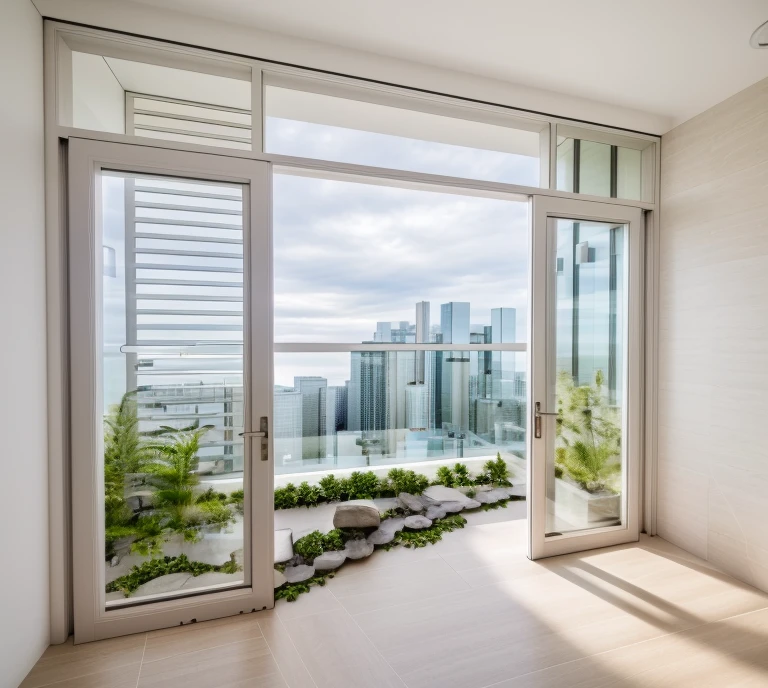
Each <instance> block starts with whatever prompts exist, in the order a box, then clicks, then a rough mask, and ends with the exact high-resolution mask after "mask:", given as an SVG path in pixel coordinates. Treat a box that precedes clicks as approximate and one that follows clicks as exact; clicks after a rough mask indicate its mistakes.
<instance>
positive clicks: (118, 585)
mask: <svg viewBox="0 0 768 688" xmlns="http://www.w3.org/2000/svg"><path fill="white" fill-rule="evenodd" d="M210 571H220V572H222V573H235V572H236V571H239V567H238V566H237V565H236V564H235V563H234V562H233V561H228V562H227V563H226V564H222V565H221V566H217V565H214V564H206V563H204V562H201V561H190V560H189V559H188V558H187V556H186V555H185V554H180V555H179V556H178V557H163V558H162V559H150V560H149V561H145V562H143V563H142V564H139V565H138V566H133V567H132V568H131V570H130V571H129V572H128V573H127V574H126V575H124V576H120V577H119V578H116V579H115V580H113V581H112V582H111V583H107V586H106V592H118V591H119V592H122V593H123V594H124V595H125V596H126V597H129V596H130V595H131V594H132V593H134V592H135V591H136V589H137V588H138V587H139V586H140V585H143V584H144V583H148V582H149V581H151V580H154V579H155V578H159V577H160V576H166V575H168V574H169V573H191V574H192V575H193V576H200V575H201V574H203V573H208V572H210Z"/></svg>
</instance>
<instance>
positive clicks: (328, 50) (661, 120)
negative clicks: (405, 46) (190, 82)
mask: <svg viewBox="0 0 768 688" xmlns="http://www.w3.org/2000/svg"><path fill="white" fill-rule="evenodd" d="M35 5H36V6H37V8H38V9H39V10H40V12H41V13H42V14H43V16H45V17H50V18H53V19H64V20H68V21H74V22H80V23H83V24H88V25H91V26H99V27H102V28H105V29H116V30H119V31H128V32H131V33H136V34H141V35H144V36H151V37H154V38H164V39H167V40H174V41H179V42H181V43H187V44H189V45H195V46H200V47H205V48H215V49H217V50H225V51H230V52H233V53H240V54H242V55H248V56H250V57H258V58H262V59H268V60H275V61H280V62H286V63H290V64H294V65H298V66H302V67H312V68H314V69H324V70H328V71H334V72H339V73H342V74H347V75H350V76H359V77H364V78H368V79H377V80H380V81H386V82H390V83H395V84H398V85H402V86H410V87H413V88H424V89H428V90H432V91H437V92H440V93H444V94H447V95H455V96H462V97H466V98H476V99H478V100H486V101H488V102H491V103H498V104H501V105H510V106H513V107H518V108H525V109H529V110H536V111H539V112H546V113H548V114H551V115H557V116H561V117H572V118H575V119H582V120H586V121H590V122H597V123H599V124H605V125H608V126H614V127H624V128H627V129H636V130H638V131H644V132H648V133H651V134H661V133H663V132H665V131H668V130H669V128H670V127H671V126H672V120H671V118H669V117H664V116H661V115H656V114H651V113H648V112H642V111H639V110H633V109H630V108H623V107H619V106H616V105H610V104H608V103H602V102H598V101H594V100H589V99H586V98H577V97H575V96H567V95H564V94H561V93H555V92H554V91H547V90H544V89H537V88H531V87H528V86H522V85H519V84H512V83H510V82H506V81H500V80H497V79H488V78H483V77H479V76H476V75H472V74H467V73H463V72H457V71H452V70H448V69H439V68H437V67H431V66H428V65H425V64H421V63H417V62H409V61H406V60H399V59H395V58H391V57H384V56H382V55H377V54H374V53H369V52H363V51H358V50H352V49H349V48H342V47H339V46H335V45H331V44H329V43H321V42H319V41H310V40H306V39H302V38H296V37H293V36H286V35H281V34H277V33H272V32H268V31H259V30H256V29H253V28H250V27H244V26H239V25H236V24H226V23H224V22H216V21H211V20H210V19H205V18H202V17H196V16H193V15H184V14H180V13H176V12H169V11H167V10H161V9H157V8H154V7H151V6H149V5H148V4H137V3H133V2H130V0H35Z"/></svg>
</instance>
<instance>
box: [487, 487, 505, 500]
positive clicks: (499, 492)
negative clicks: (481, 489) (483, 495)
mask: <svg viewBox="0 0 768 688" xmlns="http://www.w3.org/2000/svg"><path fill="white" fill-rule="evenodd" d="M488 494H489V495H491V496H492V497H493V498H494V499H495V501H497V502H500V501H501V500H502V499H509V491H508V488H506V487H494V488H493V489H492V490H491V491H490V492H489V493H488Z"/></svg>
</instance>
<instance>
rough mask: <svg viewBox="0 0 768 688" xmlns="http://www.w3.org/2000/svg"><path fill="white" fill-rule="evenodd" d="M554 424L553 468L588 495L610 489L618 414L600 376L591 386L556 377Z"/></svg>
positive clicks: (617, 467) (617, 462) (617, 457)
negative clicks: (556, 420)
mask: <svg viewBox="0 0 768 688" xmlns="http://www.w3.org/2000/svg"><path fill="white" fill-rule="evenodd" d="M557 404H558V409H557V410H558V414H559V415H558V424H557V432H556V445H555V446H556V448H555V465H556V468H557V467H558V466H559V467H560V469H561V471H562V472H563V473H564V474H565V475H567V476H568V477H570V478H571V479H572V480H573V481H574V482H575V483H577V484H578V485H579V486H581V487H582V488H583V489H585V490H587V491H588V492H600V491H602V490H605V489H609V490H614V491H615V488H614V486H613V485H612V479H613V478H614V477H615V476H616V475H617V474H618V473H619V472H620V471H621V425H620V419H619V413H618V411H617V410H616V409H615V408H614V407H611V406H609V404H608V402H607V399H606V396H605V394H604V393H603V373H602V371H600V370H598V371H597V373H596V374H595V382H594V384H593V385H578V386H577V385H576V384H575V382H574V380H573V377H572V376H571V375H570V374H569V373H567V372H565V371H562V372H561V373H560V374H559V375H558V377H557Z"/></svg>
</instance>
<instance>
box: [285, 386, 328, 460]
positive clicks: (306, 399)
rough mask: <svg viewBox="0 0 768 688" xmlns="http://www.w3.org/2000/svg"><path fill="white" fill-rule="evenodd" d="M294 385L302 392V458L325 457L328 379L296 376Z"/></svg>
mask: <svg viewBox="0 0 768 688" xmlns="http://www.w3.org/2000/svg"><path fill="white" fill-rule="evenodd" d="M293 386H294V388H295V389H296V390H297V391H298V392H299V393H300V394H301V435H302V438H303V441H302V458H304V459H323V458H325V449H326V448H325V434H326V395H327V392H328V380H326V379H325V378H324V377H318V376H300V377H294V378H293Z"/></svg>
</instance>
